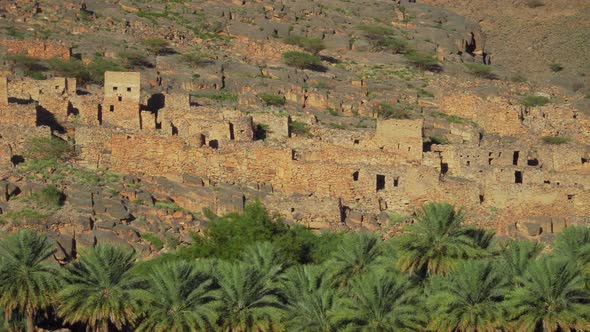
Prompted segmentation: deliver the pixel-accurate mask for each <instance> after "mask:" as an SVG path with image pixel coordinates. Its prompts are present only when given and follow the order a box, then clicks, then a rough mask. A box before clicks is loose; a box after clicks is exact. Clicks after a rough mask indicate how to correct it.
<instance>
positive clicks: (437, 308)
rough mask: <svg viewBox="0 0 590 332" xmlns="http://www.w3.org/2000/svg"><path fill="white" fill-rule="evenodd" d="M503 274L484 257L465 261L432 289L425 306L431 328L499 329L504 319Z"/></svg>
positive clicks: (441, 329)
mask: <svg viewBox="0 0 590 332" xmlns="http://www.w3.org/2000/svg"><path fill="white" fill-rule="evenodd" d="M506 284H507V283H506V280H505V278H504V277H503V276H502V275H501V274H500V273H499V272H498V271H497V270H496V269H495V268H494V266H493V264H492V263H491V262H487V261H466V262H463V263H462V264H460V265H459V267H458V269H457V270H456V271H455V272H453V273H452V274H450V275H448V276H447V277H446V278H445V279H444V280H443V282H442V283H441V284H440V286H439V287H437V288H438V289H435V290H434V295H433V296H432V297H430V298H429V300H428V306H429V307H430V309H431V311H432V312H433V314H432V320H431V322H430V324H429V328H430V329H432V330H434V331H441V332H442V331H448V332H454V331H469V332H476V331H477V332H487V331H490V332H491V331H498V330H499V329H500V328H501V327H502V325H501V324H502V323H503V321H504V315H505V311H504V307H503V304H502V301H503V299H504V293H505V292H506Z"/></svg>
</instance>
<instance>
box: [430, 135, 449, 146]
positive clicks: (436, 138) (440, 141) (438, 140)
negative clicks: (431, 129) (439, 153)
mask: <svg viewBox="0 0 590 332" xmlns="http://www.w3.org/2000/svg"><path fill="white" fill-rule="evenodd" d="M428 141H429V142H431V143H433V144H448V143H449V140H448V139H447V138H446V137H443V136H440V135H432V136H430V137H428Z"/></svg>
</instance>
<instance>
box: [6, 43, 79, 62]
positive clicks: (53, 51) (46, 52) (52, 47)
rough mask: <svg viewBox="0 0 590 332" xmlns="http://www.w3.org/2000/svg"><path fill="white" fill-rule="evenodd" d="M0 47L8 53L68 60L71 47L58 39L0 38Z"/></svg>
mask: <svg viewBox="0 0 590 332" xmlns="http://www.w3.org/2000/svg"><path fill="white" fill-rule="evenodd" d="M0 48H5V49H6V51H7V52H8V53H10V54H25V55H27V56H30V57H35V58H41V59H52V58H60V59H63V60H69V59H70V56H71V55H72V50H71V47H69V46H66V45H65V44H64V43H63V42H58V41H42V40H27V39H23V40H16V39H0Z"/></svg>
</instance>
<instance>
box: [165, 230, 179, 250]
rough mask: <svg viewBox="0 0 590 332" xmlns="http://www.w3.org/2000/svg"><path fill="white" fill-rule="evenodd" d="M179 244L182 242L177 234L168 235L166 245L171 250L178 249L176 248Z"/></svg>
mask: <svg viewBox="0 0 590 332" xmlns="http://www.w3.org/2000/svg"><path fill="white" fill-rule="evenodd" d="M179 244H180V240H179V239H178V238H177V237H176V236H174V235H172V234H168V235H166V246H167V247H168V248H169V249H170V250H176V248H177V247H178V245H179Z"/></svg>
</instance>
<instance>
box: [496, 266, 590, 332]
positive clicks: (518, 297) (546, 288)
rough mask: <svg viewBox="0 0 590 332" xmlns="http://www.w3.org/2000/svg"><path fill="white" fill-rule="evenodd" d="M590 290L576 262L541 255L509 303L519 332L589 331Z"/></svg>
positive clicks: (511, 295) (510, 297)
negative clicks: (585, 285) (540, 331)
mask: <svg viewBox="0 0 590 332" xmlns="http://www.w3.org/2000/svg"><path fill="white" fill-rule="evenodd" d="M589 302H590V292H589V291H588V289H587V288H585V287H584V281H583V279H582V277H581V276H580V273H579V269H578V268H577V267H576V265H575V264H574V263H572V262H571V261H568V260H565V261H564V260H562V259H559V258H556V257H550V256H546V257H542V258H540V259H538V260H537V261H535V262H533V263H532V264H531V266H530V267H529V268H528V270H527V272H526V273H525V274H524V277H523V280H522V287H520V288H516V289H515V290H513V291H512V292H511V293H510V294H509V296H508V298H507V300H506V306H507V310H508V313H509V314H510V318H511V319H512V320H513V323H514V325H515V327H516V329H517V330H518V331H539V330H543V331H556V330H560V331H569V330H576V331H587V330H589V329H590V305H589V304H588V303H589Z"/></svg>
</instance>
